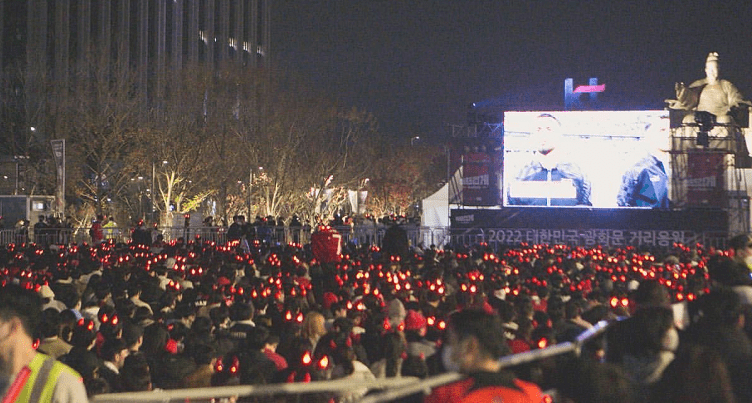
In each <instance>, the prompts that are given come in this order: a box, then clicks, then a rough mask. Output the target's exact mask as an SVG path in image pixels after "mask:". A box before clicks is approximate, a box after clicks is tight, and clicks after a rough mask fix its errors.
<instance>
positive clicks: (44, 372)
mask: <svg viewBox="0 0 752 403" xmlns="http://www.w3.org/2000/svg"><path fill="white" fill-rule="evenodd" d="M41 314H42V301H41V298H40V297H39V295H37V293H35V292H34V291H33V290H27V289H26V288H23V287H21V286H18V285H15V284H8V285H6V286H4V287H2V288H0V396H2V400H0V402H2V403H11V402H13V403H52V402H55V403H79V402H84V403H86V402H88V399H87V396H86V388H85V387H84V384H83V380H82V379H81V376H80V375H79V374H78V373H77V372H76V371H74V370H73V369H71V368H70V367H68V366H67V365H65V364H63V363H61V362H59V361H56V360H55V359H53V358H51V357H49V356H47V355H45V354H42V353H39V352H37V351H36V350H35V349H34V342H33V339H32V336H31V335H32V334H33V332H34V329H36V327H37V326H38V325H39V322H40V320H41Z"/></svg>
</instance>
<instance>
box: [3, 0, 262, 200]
mask: <svg viewBox="0 0 752 403" xmlns="http://www.w3.org/2000/svg"><path fill="white" fill-rule="evenodd" d="M270 3H271V0H0V33H1V35H0V85H2V88H1V89H0V90H1V91H0V96H2V99H3V105H2V108H0V132H2V133H3V140H2V141H0V194H6V193H9V192H10V191H13V193H19V192H23V191H25V189H24V183H23V182H22V181H20V179H19V175H18V174H17V172H18V171H19V167H21V168H23V165H24V164H25V163H26V161H31V160H35V155H37V156H38V155H39V153H38V152H34V151H33V150H32V149H31V148H32V147H30V146H29V145H30V144H31V143H36V144H40V145H45V144H46V145H49V140H50V139H52V138H57V137H58V135H57V134H55V133H54V130H55V127H56V123H55V121H54V119H55V118H54V116H55V114H54V108H55V105H56V98H58V95H60V98H59V99H60V100H64V99H66V98H65V96H64V95H65V92H67V91H71V90H72V89H73V88H76V87H77V84H78V83H81V82H83V81H81V80H86V78H87V74H91V71H93V70H95V69H97V70H98V73H101V69H102V68H105V69H107V71H108V72H109V74H110V75H111V76H112V77H113V78H116V77H122V73H123V72H125V71H127V72H128V74H129V76H128V77H129V80H131V82H132V83H133V85H132V88H133V89H134V95H135V96H137V97H139V98H140V100H141V101H142V102H141V103H140V105H143V106H144V107H148V106H157V107H158V106H159V102H160V100H161V99H162V95H163V94H165V92H164V90H165V88H166V85H167V82H168V78H169V77H170V74H173V73H174V72H176V71H178V70H180V69H182V68H185V67H191V66H194V65H200V66H203V67H209V68H210V69H214V68H218V67H220V66H223V67H227V66H230V67H232V66H237V68H238V69H249V70H250V69H256V68H263V67H265V65H266V63H267V60H268V56H269V49H270V48H269V41H270V27H269V21H270ZM103 66H104V67H103ZM29 139H31V141H30V140H29ZM37 149H38V147H37ZM19 156H20V157H19ZM19 158H22V159H19ZM29 158H31V160H30V159H29ZM37 158H42V157H37ZM3 178H6V179H3Z"/></svg>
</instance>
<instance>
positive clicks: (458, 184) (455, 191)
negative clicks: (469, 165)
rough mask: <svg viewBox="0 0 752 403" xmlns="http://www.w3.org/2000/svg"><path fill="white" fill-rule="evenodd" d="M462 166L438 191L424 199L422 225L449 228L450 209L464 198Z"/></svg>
mask: <svg viewBox="0 0 752 403" xmlns="http://www.w3.org/2000/svg"><path fill="white" fill-rule="evenodd" d="M461 192H462V168H460V169H458V170H457V171H455V173H454V175H452V178H451V180H450V181H449V182H448V183H445V184H444V186H442V187H441V189H439V190H438V191H436V193H434V194H432V195H430V196H428V197H426V198H425V199H423V214H422V216H421V218H420V225H421V226H422V227H429V228H449V225H450V223H449V211H450V209H451V208H453V207H457V206H458V204H459V202H460V200H462V194H461Z"/></svg>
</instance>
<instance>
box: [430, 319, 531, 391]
mask: <svg viewBox="0 0 752 403" xmlns="http://www.w3.org/2000/svg"><path fill="white" fill-rule="evenodd" d="M503 334H504V328H503V327H502V324H501V320H500V319H499V318H498V317H497V316H495V315H492V314H490V313H487V312H484V311H482V310H475V309H466V310H463V311H460V312H456V313H454V314H453V315H452V317H451V318H450V320H449V326H448V327H447V334H446V336H445V337H446V339H445V346H444V348H443V349H442V352H441V354H442V355H441V357H442V361H443V364H444V368H445V369H447V370H448V371H457V372H460V373H462V374H465V375H467V378H465V379H462V380H460V381H456V382H453V383H449V384H446V385H443V386H440V387H437V388H435V389H434V390H433V391H431V394H430V395H428V396H426V398H425V399H424V402H426V403H442V402H452V403H463V402H480V401H514V402H541V401H542V399H543V395H542V393H541V390H540V388H539V387H538V386H537V385H535V384H533V383H530V382H525V381H522V380H520V379H517V378H516V377H515V375H514V374H513V373H511V372H509V371H506V370H504V369H502V367H501V363H500V361H499V360H500V359H501V357H503V356H505V355H507V354H510V351H509V347H508V346H507V343H506V340H505V338H504V337H503Z"/></svg>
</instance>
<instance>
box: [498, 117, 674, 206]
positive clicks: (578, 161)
mask: <svg viewBox="0 0 752 403" xmlns="http://www.w3.org/2000/svg"><path fill="white" fill-rule="evenodd" d="M669 150H670V136H669V117H668V111H576V112H575V111H567V112H506V113H504V160H503V161H504V162H503V175H502V178H503V186H502V189H503V191H502V200H503V205H504V206H538V207H541V206H547V207H587V208H591V207H592V208H669V195H670V194H671V193H670V188H669V187H670V183H671V180H670V178H671V166H670V165H669V160H670V158H669V153H668V151H669Z"/></svg>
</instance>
